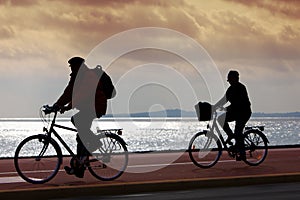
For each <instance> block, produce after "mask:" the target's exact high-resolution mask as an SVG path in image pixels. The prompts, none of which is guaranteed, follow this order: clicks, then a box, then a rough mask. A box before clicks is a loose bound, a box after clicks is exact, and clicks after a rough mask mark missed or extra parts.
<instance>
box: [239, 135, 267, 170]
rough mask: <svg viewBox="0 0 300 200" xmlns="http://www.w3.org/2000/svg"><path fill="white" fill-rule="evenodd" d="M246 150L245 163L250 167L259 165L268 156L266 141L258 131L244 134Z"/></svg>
mask: <svg viewBox="0 0 300 200" xmlns="http://www.w3.org/2000/svg"><path fill="white" fill-rule="evenodd" d="M244 143H245V149H246V160H244V162H245V163H247V164H248V165H251V166H257V165H259V164H261V163H262V162H263V161H264V160H265V158H266V157H267V154H268V139H267V138H266V136H265V135H264V134H263V133H262V132H261V131H259V130H249V131H246V132H245V133H244Z"/></svg>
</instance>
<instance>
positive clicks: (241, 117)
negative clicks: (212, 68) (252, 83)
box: [213, 70, 252, 160]
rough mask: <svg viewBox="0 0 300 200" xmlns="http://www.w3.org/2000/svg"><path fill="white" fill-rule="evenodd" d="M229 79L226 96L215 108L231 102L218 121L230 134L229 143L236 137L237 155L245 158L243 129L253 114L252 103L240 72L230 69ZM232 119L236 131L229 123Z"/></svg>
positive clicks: (239, 157) (242, 158)
mask: <svg viewBox="0 0 300 200" xmlns="http://www.w3.org/2000/svg"><path fill="white" fill-rule="evenodd" d="M227 81H228V82H229V84H230V87H229V88H228V89H227V91H226V93H225V95H224V97H223V98H221V99H220V100H219V101H218V102H217V103H216V104H215V105H214V106H213V108H214V109H216V108H218V107H221V106H223V105H225V104H226V103H227V102H230V105H229V106H228V107H226V108H225V110H226V112H225V113H223V114H222V115H220V116H219V117H218V123H219V124H220V126H222V127H223V130H224V131H225V132H226V134H227V135H228V138H227V140H226V142H227V143H231V140H232V139H233V138H235V140H236V147H237V149H238V150H239V154H240V155H239V156H238V157H237V160H244V159H245V158H246V155H245V146H244V140H243V130H244V128H245V125H246V123H247V121H248V120H249V119H250V116H251V114H252V111H251V103H250V100H249V97H248V92H247V89H246V87H245V85H243V84H242V83H240V82H239V73H238V72H237V71H234V70H232V71H229V73H228V75H227ZM232 121H235V129H234V133H233V132H232V130H231V128H230V127H229V124H228V122H232Z"/></svg>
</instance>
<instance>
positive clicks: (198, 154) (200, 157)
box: [188, 111, 269, 168]
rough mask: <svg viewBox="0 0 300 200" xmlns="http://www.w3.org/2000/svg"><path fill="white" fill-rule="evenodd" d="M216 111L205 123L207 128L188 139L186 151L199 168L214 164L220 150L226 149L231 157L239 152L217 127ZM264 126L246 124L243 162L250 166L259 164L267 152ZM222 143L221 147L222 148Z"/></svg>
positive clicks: (220, 152)
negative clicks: (228, 142) (244, 157)
mask: <svg viewBox="0 0 300 200" xmlns="http://www.w3.org/2000/svg"><path fill="white" fill-rule="evenodd" d="M216 119H217V111H213V114H212V120H211V121H209V123H208V125H207V128H208V129H207V130H204V131H200V132H198V133H196V134H195V135H194V136H193V137H192V138H191V140H190V143H189V147H188V152H189V156H190V158H191V160H192V161H193V163H194V164H195V165H196V166H198V167H201V168H210V167H212V166H214V165H215V164H216V163H217V162H218V160H219V158H220V156H221V154H222V151H223V150H224V151H227V152H228V155H229V156H230V157H232V158H237V155H238V154H239V151H238V149H237V148H236V146H235V144H231V145H230V144H227V143H226V142H225V140H224V138H223V136H222V134H221V132H220V130H219V128H218V125H217V122H216ZM263 130H264V126H248V127H247V126H246V127H245V131H244V133H243V135H244V144H245V150H246V159H245V160H243V161H244V162H245V163H247V164H248V165H251V166H257V165H259V164H261V163H262V162H263V161H264V160H265V158H266V156H267V153H268V143H269V141H268V139H267V137H266V136H265V134H264V133H263V132H262V131H263ZM222 145H223V148H222Z"/></svg>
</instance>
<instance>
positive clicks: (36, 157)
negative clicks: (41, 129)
mask: <svg viewBox="0 0 300 200" xmlns="http://www.w3.org/2000/svg"><path fill="white" fill-rule="evenodd" d="M61 162H62V154H61V150H60V148H59V146H58V145H57V143H56V142H55V141H53V140H52V139H49V138H48V137H47V136H45V135H33V136H30V137H28V138H25V139H24V140H23V141H22V142H21V143H20V144H19V146H18V147H17V149H16V152H15V157H14V164H15V168H16V171H17V172H18V174H19V175H20V176H21V177H22V178H23V179H24V180H25V181H27V182H29V183H34V184H36V183H40V184H41V183H45V182H47V181H49V180H51V179H52V178H53V177H54V176H55V175H56V174H57V172H58V170H59V168H60V165H61Z"/></svg>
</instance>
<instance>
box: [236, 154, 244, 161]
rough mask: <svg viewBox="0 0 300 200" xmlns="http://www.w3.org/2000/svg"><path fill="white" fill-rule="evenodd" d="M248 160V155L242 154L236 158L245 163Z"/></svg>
mask: <svg viewBox="0 0 300 200" xmlns="http://www.w3.org/2000/svg"><path fill="white" fill-rule="evenodd" d="M245 160H246V154H245V153H240V154H238V155H237V156H236V161H245Z"/></svg>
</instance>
